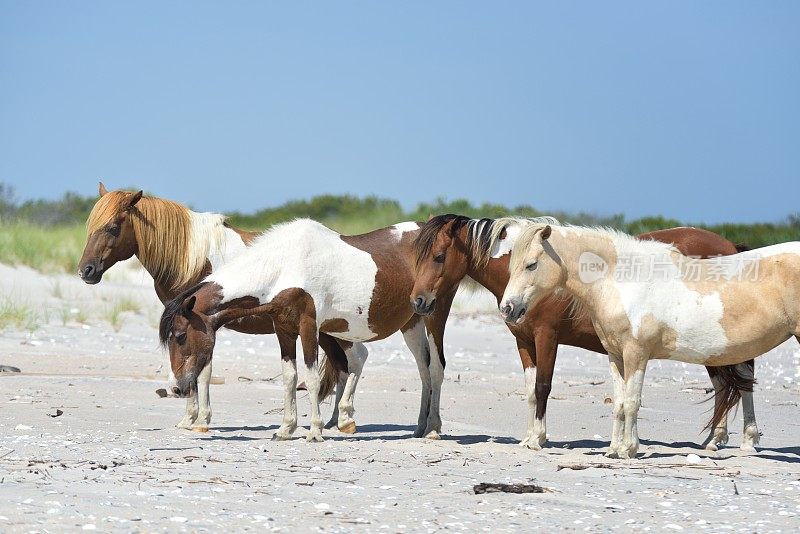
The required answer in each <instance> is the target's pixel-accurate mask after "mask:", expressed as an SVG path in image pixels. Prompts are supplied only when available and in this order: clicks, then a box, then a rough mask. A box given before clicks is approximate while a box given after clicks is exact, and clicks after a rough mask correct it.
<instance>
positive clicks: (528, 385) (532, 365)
mask: <svg viewBox="0 0 800 534" xmlns="http://www.w3.org/2000/svg"><path fill="white" fill-rule="evenodd" d="M517 350H518V351H519V359H520V360H521V361H522V369H523V372H524V373H525V392H526V393H527V396H528V432H527V434H525V438H523V440H522V441H520V442H519V444H520V445H521V446H522V447H526V448H528V449H532V450H536V451H538V450H541V448H542V444H543V442H540V440H539V436H538V434H537V428H536V377H537V372H536V352H535V351H534V350H533V347H531V346H529V345H527V344H526V343H524V342H522V341H520V340H519V339H517Z"/></svg>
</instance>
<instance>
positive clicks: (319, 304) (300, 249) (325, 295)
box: [206, 219, 378, 341]
mask: <svg viewBox="0 0 800 534" xmlns="http://www.w3.org/2000/svg"><path fill="white" fill-rule="evenodd" d="M377 273H378V266H377V265H376V264H375V261H374V260H373V259H372V256H371V255H370V254H369V252H365V251H363V250H359V249H357V248H355V247H353V246H350V245H348V244H347V243H345V242H344V241H343V240H342V239H341V236H340V235H339V234H338V233H336V232H334V231H333V230H331V229H329V228H326V227H325V226H323V225H321V224H320V223H318V222H316V221H312V220H310V219H298V220H295V221H292V222H288V223H284V224H279V225H276V226H274V227H272V229H270V230H269V231H267V232H265V233H263V234H261V235H260V236H259V237H258V238H256V240H255V241H253V243H252V244H251V245H250V247H248V248H247V249H246V250H245V251H244V252H242V253H241V254H239V255H238V256H237V257H236V258H234V259H233V260H231V261H229V262H228V263H226V264H225V265H222V266H221V267H220V268H219V269H218V270H216V271H214V272H213V273H212V274H211V275H209V276H208V277H207V278H206V281H209V282H215V283H217V284H219V285H220V286H221V287H222V293H223V299H222V302H227V301H230V300H234V299H237V298H240V297H246V296H253V297H256V298H258V299H259V301H260V302H261V303H263V304H265V303H268V302H270V301H272V299H273V298H275V296H276V295H277V294H278V293H280V292H281V291H283V290H285V289H289V288H294V287H297V288H301V289H303V290H305V291H306V292H307V293H308V294H309V295H311V297H312V298H313V299H314V304H315V306H316V312H317V324H318V325H319V324H322V323H323V322H325V321H326V320H328V319H344V320H345V321H347V323H348V325H349V327H348V332H346V333H344V332H343V333H338V332H337V334H336V337H337V338H340V339H345V340H347V341H368V340H370V339H373V338H374V337H376V334H375V333H374V332H372V331H371V330H370V328H369V322H368V321H369V318H368V315H369V314H368V313H366V312H367V310H369V306H370V302H371V299H372V293H373V290H374V289H375V277H376V275H377Z"/></svg>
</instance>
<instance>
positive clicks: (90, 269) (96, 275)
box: [78, 182, 142, 284]
mask: <svg viewBox="0 0 800 534" xmlns="http://www.w3.org/2000/svg"><path fill="white" fill-rule="evenodd" d="M141 199H142V191H138V192H136V193H129V192H127V191H112V192H108V191H107V190H106V188H105V186H104V185H103V183H102V182H100V200H98V201H97V203H96V204H95V205H94V208H92V212H91V214H90V215H89V219H88V220H87V221H86V234H87V238H86V246H85V247H84V249H83V256H81V261H80V263H79V264H78V276H80V277H81V279H82V280H83V281H84V282H86V283H87V284H97V283H98V282H100V280H102V278H103V273H104V272H105V271H106V269H108V268H109V267H111V266H112V265H114V264H115V263H117V262H118V261H122V260H127V259H128V258H130V257H131V256H133V255H134V254H135V253H136V234H135V232H134V228H133V224H132V222H131V212H132V211H133V210H134V209H135V206H136V204H137V203H138V202H139V201H140V200H141Z"/></svg>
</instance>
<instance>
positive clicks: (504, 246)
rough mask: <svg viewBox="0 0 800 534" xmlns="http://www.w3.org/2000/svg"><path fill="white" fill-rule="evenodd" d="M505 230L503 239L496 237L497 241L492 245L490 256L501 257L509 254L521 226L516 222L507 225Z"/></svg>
mask: <svg viewBox="0 0 800 534" xmlns="http://www.w3.org/2000/svg"><path fill="white" fill-rule="evenodd" d="M505 230H506V236H505V237H504V238H503V239H498V240H497V243H495V244H494V246H493V247H492V258H501V257H503V256H505V255H506V254H511V250H512V249H513V248H514V243H516V242H517V238H518V237H519V234H520V232H521V230H522V228H521V227H520V226H519V225H517V224H513V225H511V226H507V227H506V229H505Z"/></svg>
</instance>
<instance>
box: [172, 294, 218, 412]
mask: <svg viewBox="0 0 800 534" xmlns="http://www.w3.org/2000/svg"><path fill="white" fill-rule="evenodd" d="M207 285H208V283H207V282H205V283H202V284H199V285H197V286H194V287H192V288H190V289H187V290H186V291H184V292H183V293H181V294H180V295H178V296H177V297H175V298H174V299H172V300H171V301H169V302H167V303H166V305H165V306H164V313H163V314H162V315H161V321H160V324H159V338H160V340H161V345H162V347H165V348H166V349H168V350H169V362H170V367H171V368H172V374H173V376H174V382H173V384H172V385H171V387H172V393H174V394H175V395H177V396H178V397H190V396H192V395H193V394H194V392H195V391H196V390H197V376H198V375H199V374H200V371H202V370H203V368H204V367H205V366H206V365H208V363H209V362H210V361H211V357H212V356H213V354H214V345H215V343H216V333H217V329H218V328H219V326H221V325H220V324H219V323H218V322H217V321H216V315H215V314H214V313H212V312H209V311H208V310H209V308H213V304H212V301H211V298H213V297H211V298H210V297H209V295H208V294H207V292H206V291H201V290H202V289H203V288H204V287H205V286H207Z"/></svg>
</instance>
